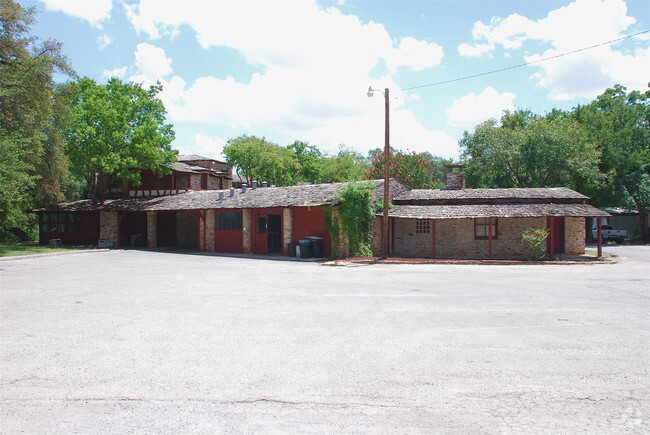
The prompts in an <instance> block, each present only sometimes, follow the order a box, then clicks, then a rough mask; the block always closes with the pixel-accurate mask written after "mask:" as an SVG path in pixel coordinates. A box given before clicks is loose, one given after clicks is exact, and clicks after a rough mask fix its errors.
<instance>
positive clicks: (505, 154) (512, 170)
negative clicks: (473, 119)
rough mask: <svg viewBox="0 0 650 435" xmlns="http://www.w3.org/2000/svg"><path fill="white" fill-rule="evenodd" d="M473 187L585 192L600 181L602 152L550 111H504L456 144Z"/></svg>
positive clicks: (575, 126)
mask: <svg viewBox="0 0 650 435" xmlns="http://www.w3.org/2000/svg"><path fill="white" fill-rule="evenodd" d="M460 146H461V149H462V161H463V163H464V164H465V166H466V167H465V173H466V174H467V184H468V185H469V186H472V187H553V186H566V187H572V188H575V189H577V190H584V188H585V186H592V185H594V184H595V183H597V182H599V181H600V180H601V179H602V174H601V173H600V171H599V168H598V163H599V161H600V151H599V150H598V148H597V147H596V146H595V144H594V143H593V142H592V141H589V140H588V137H586V135H585V134H584V132H583V131H582V129H581V126H580V125H579V123H577V122H576V121H575V120H573V119H571V118H570V117H569V116H567V114H565V113H562V112H557V111H554V112H552V113H551V114H549V115H547V116H539V115H535V114H533V113H531V112H529V111H525V110H517V111H515V112H509V111H506V112H505V113H504V115H503V116H502V117H501V120H500V121H497V120H495V119H491V120H488V121H485V122H483V123H482V124H480V125H478V126H477V127H476V129H475V131H474V132H473V133H468V132H467V131H466V132H465V133H464V134H463V138H462V139H461V141H460Z"/></svg>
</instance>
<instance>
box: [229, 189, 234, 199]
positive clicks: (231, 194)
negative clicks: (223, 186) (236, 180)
mask: <svg viewBox="0 0 650 435" xmlns="http://www.w3.org/2000/svg"><path fill="white" fill-rule="evenodd" d="M233 196H235V189H233V188H231V189H230V197H231V198H232V197H233Z"/></svg>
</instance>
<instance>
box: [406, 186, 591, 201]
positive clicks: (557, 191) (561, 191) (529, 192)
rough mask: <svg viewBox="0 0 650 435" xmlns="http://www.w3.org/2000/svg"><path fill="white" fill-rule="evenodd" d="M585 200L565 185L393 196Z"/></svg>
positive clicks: (427, 191)
mask: <svg viewBox="0 0 650 435" xmlns="http://www.w3.org/2000/svg"><path fill="white" fill-rule="evenodd" d="M524 199H525V200H538V199H544V200H553V199H560V200H567V199H572V200H586V199H589V197H587V196H585V195H582V194H580V193H578V192H576V191H575V190H571V189H568V188H566V187H547V188H512V189H457V190H447V189H413V190H409V191H407V192H404V193H403V194H401V195H400V196H399V197H397V198H395V200H396V202H406V201H408V202H414V201H417V202H420V201H454V202H455V201H462V200H472V201H476V200H524Z"/></svg>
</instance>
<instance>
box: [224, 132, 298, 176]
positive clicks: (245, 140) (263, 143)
mask: <svg viewBox="0 0 650 435" xmlns="http://www.w3.org/2000/svg"><path fill="white" fill-rule="evenodd" d="M223 153H224V155H225V156H226V161H227V162H228V163H229V164H231V165H235V166H236V168H235V170H236V171H237V174H239V175H240V176H241V177H242V178H244V179H245V180H246V182H247V183H250V182H252V181H253V180H258V181H268V182H269V183H270V184H273V185H276V186H290V185H292V184H295V183H296V180H297V178H298V176H299V173H300V168H301V167H300V164H299V163H298V161H297V160H296V159H294V157H293V153H292V152H291V151H290V150H289V149H287V148H283V147H281V146H279V145H277V144H274V143H271V142H268V141H267V140H266V139H265V138H261V139H260V138H257V137H255V136H247V135H243V136H239V137H236V138H233V139H230V140H228V144H227V145H226V146H225V147H224V149H223Z"/></svg>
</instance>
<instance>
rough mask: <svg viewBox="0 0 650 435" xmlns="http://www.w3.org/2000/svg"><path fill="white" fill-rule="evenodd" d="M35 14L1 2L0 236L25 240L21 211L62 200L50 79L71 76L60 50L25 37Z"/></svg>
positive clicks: (59, 111) (58, 107) (9, 0)
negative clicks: (6, 234) (10, 234)
mask: <svg viewBox="0 0 650 435" xmlns="http://www.w3.org/2000/svg"><path fill="white" fill-rule="evenodd" d="M34 16H35V10H34V9H33V8H29V9H25V8H23V7H22V6H20V5H19V4H17V3H15V2H14V1H13V0H0V29H1V30H0V186H2V188H1V189H0V230H4V231H6V230H11V231H12V232H14V233H16V234H22V235H24V233H25V231H24V229H25V228H26V227H27V226H28V221H29V218H28V215H27V214H26V213H25V210H26V209H28V208H30V207H33V206H37V205H42V204H44V203H49V202H56V201H60V200H62V199H64V191H65V188H66V180H67V178H66V175H67V162H66V159H65V156H64V155H63V154H62V152H61V150H62V147H63V142H62V137H61V131H60V128H59V127H60V125H59V123H60V116H61V115H63V114H64V113H65V110H64V109H63V106H62V104H63V101H62V100H61V99H60V98H59V95H58V92H57V89H56V85H55V83H54V80H53V75H54V73H56V72H58V73H62V74H64V75H67V76H71V77H73V76H74V72H73V71H72V69H71V68H70V66H69V64H68V61H67V59H66V58H65V57H64V56H63V54H62V51H61V44H59V43H57V42H55V41H51V40H48V41H40V40H38V39H37V38H36V37H34V36H31V35H30V34H29V31H30V28H31V25H32V24H33V23H34Z"/></svg>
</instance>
